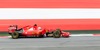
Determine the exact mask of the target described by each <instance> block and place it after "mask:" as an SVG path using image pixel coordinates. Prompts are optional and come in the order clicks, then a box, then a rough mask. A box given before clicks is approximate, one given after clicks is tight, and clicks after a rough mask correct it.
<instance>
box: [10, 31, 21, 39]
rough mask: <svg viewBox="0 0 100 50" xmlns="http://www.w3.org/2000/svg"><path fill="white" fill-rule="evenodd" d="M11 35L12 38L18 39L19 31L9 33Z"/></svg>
mask: <svg viewBox="0 0 100 50" xmlns="http://www.w3.org/2000/svg"><path fill="white" fill-rule="evenodd" d="M11 36H12V38H13V39H18V37H19V33H18V32H16V31H15V32H14V33H12V34H11Z"/></svg>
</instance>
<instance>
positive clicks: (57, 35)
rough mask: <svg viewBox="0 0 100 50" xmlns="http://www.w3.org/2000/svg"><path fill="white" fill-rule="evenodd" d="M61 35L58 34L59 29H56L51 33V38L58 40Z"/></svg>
mask: <svg viewBox="0 0 100 50" xmlns="http://www.w3.org/2000/svg"><path fill="white" fill-rule="evenodd" d="M60 36H61V33H60V29H57V30H55V31H54V32H53V37H54V38H60Z"/></svg>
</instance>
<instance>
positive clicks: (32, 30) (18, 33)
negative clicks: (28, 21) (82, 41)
mask: <svg viewBox="0 0 100 50" xmlns="http://www.w3.org/2000/svg"><path fill="white" fill-rule="evenodd" d="M8 33H9V34H10V35H11V36H12V38H13V39H17V38H19V37H54V38H60V37H69V35H70V33H69V32H64V31H61V30H60V29H56V30H51V29H50V30H49V29H44V28H41V27H38V26H37V25H36V24H35V25H34V26H30V25H28V26H25V27H22V28H20V29H18V26H17V25H12V26H9V28H8Z"/></svg>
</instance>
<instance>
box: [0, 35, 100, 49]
mask: <svg viewBox="0 0 100 50" xmlns="http://www.w3.org/2000/svg"><path fill="white" fill-rule="evenodd" d="M0 50H100V36H96V37H95V36H73V37H69V38H57V39H55V38H19V39H11V38H0Z"/></svg>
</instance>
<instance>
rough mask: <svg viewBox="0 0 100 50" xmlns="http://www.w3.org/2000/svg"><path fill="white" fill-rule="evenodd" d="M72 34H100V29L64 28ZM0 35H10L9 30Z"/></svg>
mask: <svg viewBox="0 0 100 50" xmlns="http://www.w3.org/2000/svg"><path fill="white" fill-rule="evenodd" d="M63 31H65V32H70V33H71V34H100V30H63ZM0 36H10V35H9V34H8V33H7V32H0Z"/></svg>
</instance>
